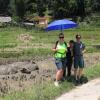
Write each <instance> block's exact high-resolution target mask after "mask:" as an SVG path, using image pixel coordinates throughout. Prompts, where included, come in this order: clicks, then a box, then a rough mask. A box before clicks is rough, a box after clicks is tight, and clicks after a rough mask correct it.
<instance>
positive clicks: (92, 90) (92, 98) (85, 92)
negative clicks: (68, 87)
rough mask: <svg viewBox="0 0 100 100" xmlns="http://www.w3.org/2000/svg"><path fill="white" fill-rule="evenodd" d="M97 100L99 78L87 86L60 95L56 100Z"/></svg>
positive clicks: (98, 95) (99, 92)
mask: <svg viewBox="0 0 100 100" xmlns="http://www.w3.org/2000/svg"><path fill="white" fill-rule="evenodd" d="M66 98H67V100H99V98H100V78H98V79H95V80H92V81H90V82H88V83H87V84H84V85H82V86H79V87H77V88H76V89H74V90H72V91H70V92H68V93H66V94H64V95H62V96H61V97H59V98H57V99H56V100H66Z"/></svg>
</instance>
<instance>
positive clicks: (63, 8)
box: [0, 0, 100, 21]
mask: <svg viewBox="0 0 100 100" xmlns="http://www.w3.org/2000/svg"><path fill="white" fill-rule="evenodd" d="M99 8H100V1H99V0H0V14H1V15H11V16H13V17H19V18H20V19H21V20H22V19H23V18H24V17H25V16H30V15H33V16H36V15H38V16H44V15H51V16H53V18H58V19H59V18H68V17H70V18H73V19H74V20H75V19H76V18H77V17H80V18H81V20H80V21H83V19H84V18H85V17H86V16H89V15H91V14H92V13H95V12H99V10H100V9H99Z"/></svg>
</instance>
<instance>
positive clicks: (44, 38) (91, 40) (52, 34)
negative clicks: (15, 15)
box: [0, 26, 100, 58]
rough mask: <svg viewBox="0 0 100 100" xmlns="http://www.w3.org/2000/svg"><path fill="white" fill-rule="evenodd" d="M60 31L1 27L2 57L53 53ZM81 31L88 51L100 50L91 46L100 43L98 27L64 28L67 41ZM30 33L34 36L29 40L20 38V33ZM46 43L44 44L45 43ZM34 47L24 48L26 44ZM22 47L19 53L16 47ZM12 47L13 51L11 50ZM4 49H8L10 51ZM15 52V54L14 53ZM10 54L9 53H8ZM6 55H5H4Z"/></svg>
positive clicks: (0, 54)
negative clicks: (51, 49)
mask: <svg viewBox="0 0 100 100" xmlns="http://www.w3.org/2000/svg"><path fill="white" fill-rule="evenodd" d="M59 33H60V31H49V32H46V31H38V30H34V29H30V30H26V29H24V28H20V27H6V28H0V49H1V50H0V51H3V52H1V53H0V57H5V58H8V57H22V56H27V57H30V56H31V57H33V56H34V55H41V56H44V55H46V54H50V55H51V51H50V49H49V48H52V47H51V46H53V45H54V43H55V41H57V40H58V34H59ZM77 33H79V34H81V35H82V39H83V42H84V43H85V45H86V48H87V52H89V53H92V52H100V49H97V48H95V47H91V45H97V44H100V34H99V33H100V29H99V28H96V27H90V26H89V27H79V28H75V29H69V30H64V34H65V41H66V42H68V41H69V40H71V39H74V40H75V35H76V34H77ZM22 34H23V35H26V34H28V35H29V36H31V37H32V38H31V39H29V40H28V41H24V40H20V39H19V36H20V35H22ZM38 44H42V46H44V47H45V48H42V47H40V48H38V46H37V48H34V46H33V45H38ZM43 44H44V45H43ZM27 45H28V46H29V47H32V48H24V47H26V46H27ZM18 47H22V48H21V50H20V51H18V53H16V52H15V49H18ZM9 48H10V49H11V52H10V51H9ZM4 49H8V52H7V51H6V52H5V50H4ZM14 52H15V54H13V53H14ZM7 54H8V55H7ZM2 55H4V56H2Z"/></svg>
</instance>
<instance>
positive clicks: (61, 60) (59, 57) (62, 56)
mask: <svg viewBox="0 0 100 100" xmlns="http://www.w3.org/2000/svg"><path fill="white" fill-rule="evenodd" d="M52 50H53V52H54V57H55V64H56V66H57V73H56V81H55V82H54V84H55V86H59V81H60V80H61V78H62V77H63V71H64V69H65V68H66V52H67V44H66V42H65V41H64V34H62V33H60V34H59V40H58V41H57V42H56V44H55V47H54V48H53V49H52Z"/></svg>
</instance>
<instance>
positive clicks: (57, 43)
mask: <svg viewBox="0 0 100 100" xmlns="http://www.w3.org/2000/svg"><path fill="white" fill-rule="evenodd" d="M58 42H59V41H56V44H55V49H56V48H57V45H58ZM64 44H65V45H66V48H67V43H66V42H65V41H64Z"/></svg>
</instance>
